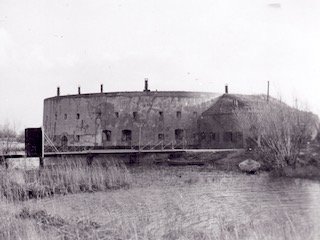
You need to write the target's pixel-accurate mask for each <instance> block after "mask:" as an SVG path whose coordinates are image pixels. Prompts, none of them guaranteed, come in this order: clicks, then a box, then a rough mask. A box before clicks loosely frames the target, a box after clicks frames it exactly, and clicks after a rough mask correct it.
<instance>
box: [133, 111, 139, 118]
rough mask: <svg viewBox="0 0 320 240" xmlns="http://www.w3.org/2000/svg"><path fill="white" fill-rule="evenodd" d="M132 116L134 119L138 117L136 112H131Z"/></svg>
mask: <svg viewBox="0 0 320 240" xmlns="http://www.w3.org/2000/svg"><path fill="white" fill-rule="evenodd" d="M132 117H133V119H134V120H137V119H138V113H137V112H133V114H132Z"/></svg>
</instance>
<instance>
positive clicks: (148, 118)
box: [43, 79, 221, 148]
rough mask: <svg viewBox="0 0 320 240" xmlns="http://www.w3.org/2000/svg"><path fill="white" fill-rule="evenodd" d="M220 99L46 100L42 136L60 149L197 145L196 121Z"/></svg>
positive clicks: (187, 95)
mask: <svg viewBox="0 0 320 240" xmlns="http://www.w3.org/2000/svg"><path fill="white" fill-rule="evenodd" d="M220 95H221V94H217V93H209V92H183V91H151V90H150V89H149V87H148V79H145V87H144V90H143V91H141V92H109V93H108V92H103V88H102V85H101V86H100V92H98V93H90V94H83V93H81V92H80V87H79V88H78V93H77V94H74V95H65V96H63V95H61V94H60V87H59V88H58V89H57V96H55V97H50V98H47V99H45V100H44V111H43V126H44V131H45V132H46V134H47V135H48V136H49V138H50V139H51V140H52V141H53V142H54V144H55V145H57V146H66V147H69V146H91V147H92V146H93V147H97V148H129V147H134V146H138V145H139V144H141V145H145V144H156V143H159V142H160V141H163V142H164V143H169V142H170V141H176V142H179V141H184V142H185V144H186V145H188V147H197V145H198V126H197V120H198V118H199V117H200V116H201V114H202V113H203V112H204V111H205V110H206V109H207V108H208V107H209V106H210V104H211V103H212V101H213V99H215V98H217V97H218V96H220Z"/></svg>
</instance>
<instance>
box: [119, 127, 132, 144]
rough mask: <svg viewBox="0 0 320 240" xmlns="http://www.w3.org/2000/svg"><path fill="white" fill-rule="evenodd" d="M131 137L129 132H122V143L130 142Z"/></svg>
mask: <svg viewBox="0 0 320 240" xmlns="http://www.w3.org/2000/svg"><path fill="white" fill-rule="evenodd" d="M131 136H132V133H131V130H122V137H121V140H122V141H123V142H131Z"/></svg>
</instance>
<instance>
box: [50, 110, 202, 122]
mask: <svg viewBox="0 0 320 240" xmlns="http://www.w3.org/2000/svg"><path fill="white" fill-rule="evenodd" d="M114 115H115V117H116V118H119V113H118V112H115V113H114ZM98 116H101V112H99V113H98ZM193 116H194V117H197V116H198V112H193ZM132 117H133V119H137V118H138V112H133V113H132ZM176 117H177V118H181V111H177V112H176ZM159 118H160V120H163V118H164V114H163V112H159ZM57 119H58V114H55V120H57ZM67 119H68V114H64V120H67ZM76 119H77V120H78V119H80V113H77V116H76Z"/></svg>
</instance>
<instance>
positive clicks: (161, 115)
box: [159, 112, 163, 121]
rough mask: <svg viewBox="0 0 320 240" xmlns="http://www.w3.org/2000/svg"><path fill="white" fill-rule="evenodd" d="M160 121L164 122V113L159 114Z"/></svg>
mask: <svg viewBox="0 0 320 240" xmlns="http://www.w3.org/2000/svg"><path fill="white" fill-rule="evenodd" d="M159 120H160V121H162V120H163V112H159Z"/></svg>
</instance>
